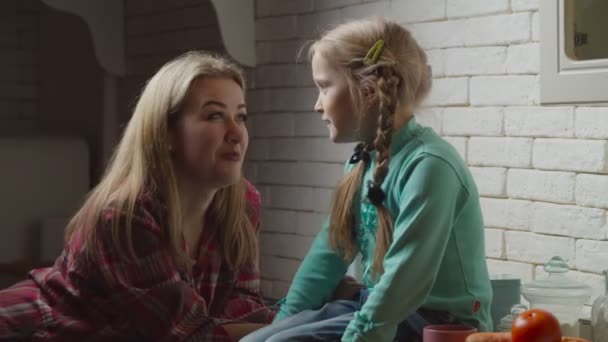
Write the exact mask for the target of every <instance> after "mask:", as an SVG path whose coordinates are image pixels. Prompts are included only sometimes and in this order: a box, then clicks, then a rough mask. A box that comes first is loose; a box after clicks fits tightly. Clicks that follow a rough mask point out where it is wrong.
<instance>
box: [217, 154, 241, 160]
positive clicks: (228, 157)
mask: <svg viewBox="0 0 608 342" xmlns="http://www.w3.org/2000/svg"><path fill="white" fill-rule="evenodd" d="M222 159H225V160H228V161H235V162H238V161H241V154H240V153H238V152H229V153H224V154H222Z"/></svg>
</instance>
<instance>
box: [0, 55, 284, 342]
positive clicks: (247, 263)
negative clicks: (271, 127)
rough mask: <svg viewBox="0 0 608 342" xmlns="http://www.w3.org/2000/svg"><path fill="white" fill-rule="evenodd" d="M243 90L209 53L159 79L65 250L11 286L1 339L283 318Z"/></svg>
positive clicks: (212, 335)
mask: <svg viewBox="0 0 608 342" xmlns="http://www.w3.org/2000/svg"><path fill="white" fill-rule="evenodd" d="M244 93H245V80H244V77H243V73H242V71H241V69H240V68H239V67H237V66H236V65H234V64H232V63H231V62H229V61H227V60H226V59H224V58H221V57H217V56H213V55H209V54H206V53H199V52H191V53H187V54H185V55H183V56H180V57H179V58H177V59H175V60H173V61H171V62H169V63H167V64H166V65H164V66H163V67H162V68H161V69H160V70H159V71H158V72H157V73H156V75H154V76H153V77H152V78H151V79H150V80H149V81H148V83H147V84H146V86H145V88H144V90H143V92H142V93H141V96H140V98H139V101H138V103H137V106H136V108H135V111H134V113H133V116H132V118H131V120H130V121H129V124H128V126H127V127H126V130H125V132H124V136H123V137H122V140H121V141H120V144H119V145H118V147H117V149H116V152H115V154H114V157H113V159H112V161H111V163H110V164H109V166H108V168H107V170H106V173H105V175H104V176H103V179H102V180H101V181H100V183H99V184H98V185H97V186H96V187H95V188H94V189H93V190H92V191H91V193H90V194H89V196H88V197H87V199H86V201H85V202H84V205H83V206H82V207H81V208H80V210H79V211H78V212H77V213H76V214H75V216H74V217H73V218H72V220H71V222H70V223H69V226H68V227H67V230H66V244H65V249H64V251H63V253H62V255H61V256H60V257H59V258H58V259H57V261H56V262H55V264H54V266H53V267H51V268H46V269H37V270H33V271H31V272H30V274H29V277H28V280H26V281H23V282H20V283H18V284H16V285H14V286H12V287H10V288H8V289H5V290H3V291H1V292H0V340H11V341H12V340H22V339H23V340H36V341H47V340H48V341H81V340H82V341H84V340H104V341H186V340H187V341H231V340H232V341H234V340H238V338H239V337H240V336H242V335H244V334H245V333H248V332H251V331H253V330H255V329H257V328H259V327H261V326H263V325H265V324H266V323H268V322H270V321H271V320H272V318H273V317H274V312H273V311H271V310H269V309H268V308H266V307H265V306H264V304H263V302H262V297H261V295H260V289H259V272H258V265H257V255H258V250H257V236H256V231H257V229H258V224H259V210H260V198H259V193H258V192H257V191H256V189H255V188H254V187H253V186H252V185H251V184H249V183H248V182H247V181H245V180H244V179H243V177H242V163H243V157H244V155H245V152H246V151H247V144H248V135H247V129H246V127H245V121H246V119H247V112H246V105H245V99H244Z"/></svg>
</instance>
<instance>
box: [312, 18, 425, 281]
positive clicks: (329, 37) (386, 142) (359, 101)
mask: <svg viewBox="0 0 608 342" xmlns="http://www.w3.org/2000/svg"><path fill="white" fill-rule="evenodd" d="M379 40H383V41H384V47H383V48H382V50H381V51H380V54H379V57H378V59H377V60H373V61H371V63H370V60H369V59H366V58H365V57H366V55H368V52H369V51H370V49H371V48H372V46H374V45H375V44H376V43H377V42H378V41H379ZM315 54H319V55H320V56H322V58H324V59H325V60H326V61H327V62H328V63H329V64H330V65H333V66H334V67H336V69H337V70H338V71H340V72H342V73H343V74H344V76H345V77H346V80H347V82H348V86H349V90H350V95H351V96H350V97H351V99H352V102H353V106H354V109H355V112H356V114H357V118H358V120H359V126H360V129H359V131H360V132H359V133H360V136H361V139H362V140H363V141H364V144H365V148H366V150H376V151H377V160H376V161H377V164H376V169H375V170H374V175H373V181H374V183H375V184H376V185H377V186H380V184H382V182H383V181H384V178H385V177H386V175H387V174H388V166H389V161H390V145H391V139H392V135H393V129H394V127H393V122H394V115H395V113H396V111H397V109H398V108H399V109H405V110H409V111H413V110H414V108H415V107H417V106H418V105H419V104H420V102H421V101H422V100H423V99H424V98H425V97H426V95H427V94H428V93H429V91H430V89H431V70H430V68H429V67H428V65H427V57H426V54H425V52H424V50H423V49H422V48H421V47H420V46H419V45H418V43H417V42H416V40H415V39H414V38H413V37H412V35H411V34H410V32H409V31H407V30H406V29H405V28H404V27H403V26H401V25H399V24H397V23H396V22H394V21H391V20H387V19H384V18H370V19H363V20H356V21H350V22H348V23H345V24H342V25H339V26H337V27H336V28H334V29H332V30H330V31H329V32H327V33H325V34H324V35H323V36H321V38H320V39H319V40H317V41H316V42H314V43H313V44H312V45H311V46H310V49H309V57H310V58H312V56H313V55H315ZM369 94H373V95H374V96H373V97H372V98H373V100H370V98H369V97H367V96H366V95H369ZM374 130H375V132H374ZM365 167H366V162H365V161H364V160H362V161H360V162H359V163H358V164H357V166H355V167H354V168H353V169H352V170H351V171H350V172H349V173H348V174H346V175H345V176H344V177H343V178H342V180H341V181H340V182H339V184H338V186H337V188H336V191H335V192H334V198H333V204H332V210H331V221H330V231H329V235H330V241H331V245H332V247H333V248H334V249H336V250H337V251H339V252H340V253H342V254H343V256H344V258H345V259H346V260H351V259H352V258H353V257H354V256H355V254H356V253H357V250H358V249H357V246H356V240H355V231H354V228H355V226H354V222H355V218H354V212H353V202H354V198H355V196H356V195H357V193H358V191H359V189H360V188H361V182H362V177H363V174H364V172H365ZM374 205H375V206H376V209H377V211H378V228H377V233H376V247H375V251H374V259H373V264H372V269H373V273H374V274H375V275H379V274H381V273H382V272H383V271H384V270H383V260H384V255H385V254H386V251H387V250H388V248H389V246H390V244H391V242H392V226H393V218H392V217H391V215H390V213H389V212H388V210H387V209H386V208H385V207H384V206H383V205H382V204H381V203H379V204H374Z"/></svg>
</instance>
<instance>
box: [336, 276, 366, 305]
mask: <svg viewBox="0 0 608 342" xmlns="http://www.w3.org/2000/svg"><path fill="white" fill-rule="evenodd" d="M364 288H365V285H363V284H361V283H360V282H358V281H357V279H355V278H353V277H351V276H349V275H346V276H344V278H343V279H342V280H341V281H340V284H338V287H336V289H335V290H334V294H333V296H332V300H338V299H347V300H353V299H354V298H355V296H356V295H357V293H359V290H361V289H364Z"/></svg>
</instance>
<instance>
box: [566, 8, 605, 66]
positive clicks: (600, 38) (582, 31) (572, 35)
mask: <svg viewBox="0 0 608 342" xmlns="http://www.w3.org/2000/svg"><path fill="white" fill-rule="evenodd" d="M564 11H565V13H564V19H565V22H564V24H565V25H564V28H565V31H566V32H564V33H565V35H564V38H565V48H566V55H567V56H568V57H569V58H571V59H574V60H589V59H604V58H608V1H606V0H566V1H565V4H564Z"/></svg>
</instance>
